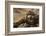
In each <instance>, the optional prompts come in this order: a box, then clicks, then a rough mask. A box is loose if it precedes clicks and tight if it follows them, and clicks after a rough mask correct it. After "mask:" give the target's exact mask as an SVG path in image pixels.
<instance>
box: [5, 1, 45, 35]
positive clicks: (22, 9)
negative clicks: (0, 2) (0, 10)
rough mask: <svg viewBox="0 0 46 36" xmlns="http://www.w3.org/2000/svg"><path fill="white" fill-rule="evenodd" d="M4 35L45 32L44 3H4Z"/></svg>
mask: <svg viewBox="0 0 46 36" xmlns="http://www.w3.org/2000/svg"><path fill="white" fill-rule="evenodd" d="M5 4H6V5H5V19H6V20H5V23H6V34H8V35H9V34H13V35H14V34H15V35H18V34H36V33H44V32H45V3H35V2H19V1H6V2H5Z"/></svg>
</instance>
